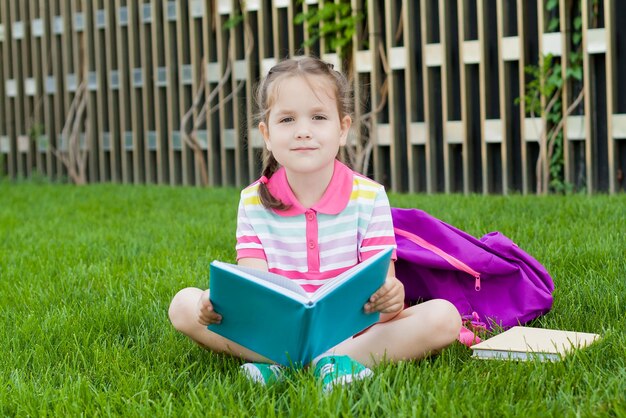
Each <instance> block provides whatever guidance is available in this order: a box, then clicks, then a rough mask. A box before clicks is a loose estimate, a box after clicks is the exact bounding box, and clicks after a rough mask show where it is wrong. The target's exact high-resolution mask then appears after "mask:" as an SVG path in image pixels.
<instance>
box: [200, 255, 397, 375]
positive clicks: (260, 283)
mask: <svg viewBox="0 0 626 418" xmlns="http://www.w3.org/2000/svg"><path fill="white" fill-rule="evenodd" d="M391 253H392V250H391V249H388V250H385V251H381V252H379V253H378V254H376V255H375V256H373V257H371V258H369V259H368V260H366V261H364V262H362V263H360V264H357V265H356V266H354V267H352V268H351V269H350V270H347V271H346V272H344V273H342V274H341V275H339V276H337V277H335V278H334V279H329V280H328V281H327V282H326V283H325V284H324V285H323V286H322V287H320V288H319V289H318V290H317V291H316V292H314V293H312V294H307V293H306V292H305V291H304V290H303V289H302V288H301V287H300V286H299V285H298V284H297V283H294V282H293V281H292V280H290V279H288V278H286V277H283V276H280V275H277V274H274V273H270V272H267V271H262V270H257V269H252V268H246V267H241V266H237V265H234V264H229V263H224V262H220V261H214V262H212V263H211V267H210V282H209V288H210V291H211V293H210V294H211V296H210V297H211V302H212V303H213V307H214V309H215V311H216V312H218V313H220V314H221V315H222V322H221V323H220V324H212V325H209V326H208V328H209V330H211V331H213V332H215V333H217V334H220V335H222V336H223V337H225V338H228V339H229V340H231V341H234V342H236V343H238V344H241V345H243V346H244V347H247V348H249V349H250V350H252V351H254V352H256V353H259V354H261V355H263V356H265V357H267V358H269V359H271V360H273V361H275V362H276V363H279V364H283V365H290V364H300V365H306V364H308V363H309V362H310V361H311V360H312V359H313V358H315V357H316V356H317V355H319V354H321V353H323V352H324V351H326V350H328V349H330V348H332V347H334V346H335V345H337V344H338V343H340V342H342V341H344V340H345V339H347V338H349V337H350V336H352V335H354V334H356V333H358V332H360V331H362V330H364V329H365V328H367V327H369V326H370V325H373V324H375V323H376V322H377V321H378V319H379V317H380V314H378V313H370V314H367V313H365V311H364V309H363V306H364V305H365V303H367V301H368V300H369V298H370V296H371V295H372V294H374V292H376V291H377V290H378V289H379V288H380V287H381V286H382V285H383V283H384V282H385V279H386V277H387V271H388V270H389V262H390V259H391Z"/></svg>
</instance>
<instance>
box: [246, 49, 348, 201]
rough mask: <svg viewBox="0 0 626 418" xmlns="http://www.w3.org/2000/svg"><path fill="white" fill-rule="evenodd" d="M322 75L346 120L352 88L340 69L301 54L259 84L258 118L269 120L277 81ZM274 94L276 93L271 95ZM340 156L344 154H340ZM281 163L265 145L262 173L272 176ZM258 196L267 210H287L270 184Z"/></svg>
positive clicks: (260, 186) (261, 186) (338, 109)
mask: <svg viewBox="0 0 626 418" xmlns="http://www.w3.org/2000/svg"><path fill="white" fill-rule="evenodd" d="M315 75H319V76H323V77H325V78H326V79H327V80H328V81H329V84H330V85H331V86H332V87H333V91H334V93H335V98H336V100H337V111H338V112H339V118H340V119H343V117H344V116H346V115H351V114H352V106H353V101H352V90H351V86H350V83H349V82H348V80H347V79H346V78H345V77H344V75H343V74H341V73H340V72H339V71H336V70H335V69H334V68H333V65H332V64H329V63H327V62H325V61H322V60H321V59H319V58H316V57H299V58H290V59H286V60H284V61H281V62H279V63H278V64H276V65H275V66H273V67H272V68H271V69H270V71H269V72H268V74H267V75H266V76H265V78H264V79H263V80H262V81H261V82H260V83H259V86H258V88H257V94H256V99H257V105H258V107H259V113H258V120H259V122H265V123H267V122H268V117H269V114H270V110H271V108H272V105H273V104H274V101H275V100H276V97H275V96H276V94H275V93H276V82H277V81H280V80H281V79H284V78H286V77H296V76H299V77H303V78H304V79H305V80H306V79H307V76H315ZM272 93H273V94H272ZM339 158H340V159H342V158H341V156H339ZM279 167H280V165H279V164H278V161H276V159H275V158H274V155H273V154H272V152H271V151H268V150H267V149H266V148H264V149H263V169H262V173H261V174H262V175H263V176H265V177H266V178H268V179H269V178H270V177H271V176H272V175H273V174H274V173H275V172H276V171H277V170H278V169H279ZM259 197H260V198H261V203H262V204H263V206H265V207H266V208H268V209H279V210H284V209H288V206H287V205H285V203H283V202H282V201H281V200H279V199H277V198H275V197H274V196H272V194H271V193H270V192H269V190H268V189H267V185H266V184H264V183H260V184H259Z"/></svg>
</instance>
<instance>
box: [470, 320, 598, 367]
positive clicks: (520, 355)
mask: <svg viewBox="0 0 626 418" xmlns="http://www.w3.org/2000/svg"><path fill="white" fill-rule="evenodd" d="M599 338H600V336H599V335H598V334H590V333H585V332H575V331H562V330H555V329H543V328H531V327H521V326H518V327H513V328H510V329H509V330H507V331H504V332H503V333H501V334H498V335H496V336H494V337H491V338H489V339H487V340H484V341H483V342H481V343H478V344H476V345H473V346H472V347H471V349H472V351H473V357H476V358H481V359H504V360H535V359H537V360H542V361H544V360H551V361H558V360H560V359H561V358H562V357H563V356H565V355H567V354H568V353H571V352H572V351H573V350H577V349H580V348H584V347H587V346H588V345H590V344H591V343H593V342H594V341H596V340H597V339H599Z"/></svg>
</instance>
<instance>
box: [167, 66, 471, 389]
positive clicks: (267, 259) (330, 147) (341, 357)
mask: <svg viewBox="0 0 626 418" xmlns="http://www.w3.org/2000/svg"><path fill="white" fill-rule="evenodd" d="M257 96H258V97H257V100H258V104H259V108H260V123H259V130H260V131H261V134H262V135H263V139H264V141H265V148H266V152H265V158H264V162H263V176H262V177H261V178H260V179H259V180H258V181H256V182H255V183H253V184H252V185H250V186H248V187H247V188H246V189H244V190H243V191H242V193H241V200H240V203H239V214H238V220H237V245H236V250H237V261H238V264H240V265H243V266H248V267H254V268H258V269H262V270H270V271H272V272H274V273H279V274H282V275H284V276H286V277H289V278H291V279H292V280H294V281H296V282H297V283H298V284H300V285H301V286H302V287H303V288H304V289H305V290H306V291H307V292H314V291H315V290H316V289H317V288H318V287H320V286H321V284H322V283H324V281H325V280H327V279H328V278H331V277H335V276H337V275H338V274H340V273H341V272H343V271H345V270H347V269H349V268H350V267H352V266H354V265H356V264H357V263H359V262H361V261H363V260H366V259H367V258H369V257H371V256H372V255H374V254H376V253H377V252H378V251H380V250H381V249H383V248H388V247H394V248H395V240H394V232H393V225H392V220H391V212H390V208H389V201H388V199H387V195H386V194H385V190H384V188H383V187H382V186H381V185H379V184H377V183H375V182H374V181H372V180H370V179H368V178H366V177H363V176H361V175H359V174H357V173H354V172H353V171H352V170H350V169H349V168H348V167H347V166H345V165H344V164H342V163H341V162H339V161H338V160H337V156H338V154H339V149H340V147H342V146H344V145H345V144H346V139H347V137H348V131H349V129H350V125H351V124H352V119H351V117H350V105H351V103H352V100H351V95H350V87H349V83H348V81H347V80H346V79H345V78H344V77H343V76H342V75H341V74H340V73H339V72H337V71H335V70H333V68H332V66H330V65H328V64H326V63H325V62H323V61H321V60H319V59H316V58H308V57H307V58H299V59H288V60H285V61H282V62H281V63H279V64H277V65H276V66H274V67H273V68H272V69H271V70H270V71H269V73H268V75H267V76H266V77H265V79H264V80H263V81H262V83H261V84H260V86H259V89H258V94H257ZM394 258H395V253H394ZM364 309H365V311H366V312H374V311H378V312H380V313H381V316H380V321H379V323H377V324H375V325H374V326H372V327H370V328H369V329H367V330H366V331H365V332H362V333H360V334H358V335H356V336H354V337H352V338H350V339H348V340H346V341H344V342H342V343H340V344H339V345H337V346H336V347H334V348H333V349H332V350H331V351H329V352H327V353H324V354H322V355H320V356H319V357H317V358H316V359H314V360H313V362H312V364H311V366H312V367H314V370H315V371H314V373H315V375H316V376H319V378H320V380H322V382H323V385H324V389H326V390H327V389H329V388H331V387H332V386H333V385H335V384H338V383H339V384H343V383H348V382H350V381H352V380H354V379H360V378H363V377H366V376H369V375H371V374H372V371H371V370H370V368H369V367H372V366H374V365H376V364H377V363H379V362H381V361H383V360H388V361H399V360H410V359H418V358H422V357H424V356H426V355H428V354H429V353H432V352H436V351H438V350H441V349H442V348H444V347H446V346H447V345H449V344H451V343H452V342H453V341H454V340H455V339H456V338H457V337H458V335H459V330H460V327H461V318H460V316H459V313H458V312H457V310H456V308H455V307H454V305H452V304H451V303H449V302H447V301H444V300H432V301H428V302H424V303H422V304H419V305H416V306H412V307H410V308H407V309H404V287H403V285H402V283H400V281H398V279H396V277H395V274H394V268H393V263H392V264H391V267H390V268H389V272H388V275H387V279H386V281H385V283H384V285H383V286H382V287H381V288H380V289H379V290H378V291H376V292H375V293H374V294H373V295H372V296H371V298H370V299H369V302H368V303H367V304H366V305H365V306H364ZM169 316H170V320H171V321H172V324H173V325H174V327H175V328H176V329H177V330H179V331H180V332H182V333H184V334H185V335H187V336H189V337H190V338H191V339H193V340H194V341H196V342H197V343H198V344H200V345H202V346H204V347H206V348H208V349H210V350H213V351H215V352H220V353H228V354H231V355H234V356H238V357H241V358H243V359H245V360H247V361H249V362H251V363H247V364H244V365H243V366H242V368H243V371H244V372H245V373H246V374H247V375H248V376H249V377H250V378H252V379H253V380H255V381H259V382H262V383H265V384H267V383H271V382H273V381H276V380H279V379H281V378H282V370H281V368H280V367H279V366H276V365H272V364H271V361H269V360H268V359H266V358H264V357H262V356H260V355H259V354H257V353H254V352H252V351H251V350H248V349H247V348H246V347H242V346H240V345H238V344H236V343H234V342H232V341H229V340H227V339H225V338H223V337H221V336H219V335H217V334H214V333H213V332H211V331H209V330H208V329H207V327H206V326H207V325H208V324H212V323H219V322H220V321H221V316H220V315H219V313H218V312H215V311H214V310H213V308H212V305H211V301H210V299H209V291H208V290H205V291H202V290H201V289H195V288H187V289H183V290H181V291H180V292H178V294H176V296H175V297H174V299H173V300H172V303H171V305H170V309H169ZM252 362H254V363H252Z"/></svg>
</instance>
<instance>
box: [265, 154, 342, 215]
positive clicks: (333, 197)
mask: <svg viewBox="0 0 626 418" xmlns="http://www.w3.org/2000/svg"><path fill="white" fill-rule="evenodd" d="M353 176H354V172H353V171H352V170H350V169H349V168H348V167H347V166H345V165H344V164H342V163H341V162H339V161H338V160H335V167H334V171H333V177H332V178H331V179H330V183H329V184H328V187H327V188H326V191H325V192H324V195H323V196H322V198H321V199H320V200H319V201H318V202H317V203H316V204H315V205H313V206H312V207H311V209H312V210H314V211H316V212H320V213H324V214H327V215H337V214H338V213H340V212H341V211H342V210H344V209H345V208H346V206H348V202H349V201H350V195H351V194H352V182H353ZM267 188H268V190H269V192H270V193H271V194H272V196H274V197H275V198H277V199H280V200H281V201H282V202H283V203H284V204H286V205H288V206H291V207H290V208H289V209H287V210H276V209H274V212H275V213H276V214H278V215H281V216H296V215H302V214H303V213H305V212H306V211H307V210H308V208H305V207H304V206H302V205H301V204H300V202H298V199H296V196H295V195H294V194H293V191H292V190H291V187H289V183H288V182H287V173H286V172H285V168H284V167H281V168H279V169H278V171H276V172H275V173H274V174H273V175H272V177H270V179H269V180H268V182H267Z"/></svg>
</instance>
